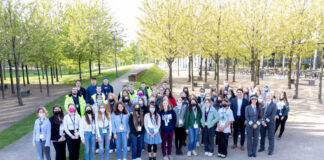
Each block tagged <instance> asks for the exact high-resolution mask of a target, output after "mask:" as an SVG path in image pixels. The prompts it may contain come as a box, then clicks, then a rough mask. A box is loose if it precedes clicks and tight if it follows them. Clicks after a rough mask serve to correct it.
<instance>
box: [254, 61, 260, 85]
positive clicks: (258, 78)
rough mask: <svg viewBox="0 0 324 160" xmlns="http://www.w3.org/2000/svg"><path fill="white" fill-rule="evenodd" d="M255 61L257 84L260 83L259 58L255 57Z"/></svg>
mask: <svg viewBox="0 0 324 160" xmlns="http://www.w3.org/2000/svg"><path fill="white" fill-rule="evenodd" d="M256 57H258V56H256ZM255 62H256V63H255V84H256V85H259V84H260V60H259V59H256V61H255Z"/></svg>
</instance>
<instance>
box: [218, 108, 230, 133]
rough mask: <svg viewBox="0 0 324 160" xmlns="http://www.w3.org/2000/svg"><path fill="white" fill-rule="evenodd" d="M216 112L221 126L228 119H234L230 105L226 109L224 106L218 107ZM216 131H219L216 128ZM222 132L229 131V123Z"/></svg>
mask: <svg viewBox="0 0 324 160" xmlns="http://www.w3.org/2000/svg"><path fill="white" fill-rule="evenodd" d="M218 114H219V126H220V127H223V126H225V125H226V123H227V122H228V121H232V122H233V121H234V117H233V112H232V110H231V108H230V107H228V108H227V109H225V108H220V109H219V110H218ZM216 131H219V130H218V128H217V129H216ZM223 132H224V133H231V125H228V126H227V127H226V128H225V129H224V131H223Z"/></svg>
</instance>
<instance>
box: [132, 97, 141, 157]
mask: <svg viewBox="0 0 324 160" xmlns="http://www.w3.org/2000/svg"><path fill="white" fill-rule="evenodd" d="M133 108H134V110H133V114H131V115H130V117H129V128H130V139H131V141H132V159H140V158H141V152H142V148H143V145H144V130H145V129H144V114H143V112H142V111H141V108H140V106H139V104H138V103H137V104H135V105H134V106H133Z"/></svg>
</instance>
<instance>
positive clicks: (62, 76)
mask: <svg viewBox="0 0 324 160" xmlns="http://www.w3.org/2000/svg"><path fill="white" fill-rule="evenodd" d="M60 74H61V78H62V77H63V76H62V66H61V65H60Z"/></svg>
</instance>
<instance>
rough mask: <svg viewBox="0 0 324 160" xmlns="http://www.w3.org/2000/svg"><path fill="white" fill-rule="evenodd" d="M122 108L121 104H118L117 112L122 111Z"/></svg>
mask: <svg viewBox="0 0 324 160" xmlns="http://www.w3.org/2000/svg"><path fill="white" fill-rule="evenodd" d="M123 109H124V107H123V105H121V104H119V105H118V110H119V112H122V111H123Z"/></svg>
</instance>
